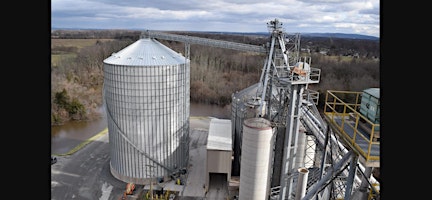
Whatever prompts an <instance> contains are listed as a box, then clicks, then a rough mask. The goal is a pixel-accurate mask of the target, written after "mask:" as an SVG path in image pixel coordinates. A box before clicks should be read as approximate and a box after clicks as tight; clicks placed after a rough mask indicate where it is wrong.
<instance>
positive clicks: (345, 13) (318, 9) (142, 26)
mask: <svg viewBox="0 0 432 200" xmlns="http://www.w3.org/2000/svg"><path fill="white" fill-rule="evenodd" d="M275 18H277V19H278V20H279V21H280V22H282V23H283V28H284V29H285V32H288V33H350V34H362V35H369V36H375V37H379V36H380V1H379V0H208V1H206V0H51V27H52V28H80V29H133V30H136V29H138V30H167V31H218V32H219V31H223V32H267V31H268V29H267V25H266V23H267V22H269V21H270V20H274V19H275Z"/></svg>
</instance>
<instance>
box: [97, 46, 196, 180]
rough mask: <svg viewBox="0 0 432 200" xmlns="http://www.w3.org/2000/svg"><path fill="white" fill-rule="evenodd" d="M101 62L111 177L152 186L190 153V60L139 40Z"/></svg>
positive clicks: (176, 168) (176, 169)
mask: <svg viewBox="0 0 432 200" xmlns="http://www.w3.org/2000/svg"><path fill="white" fill-rule="evenodd" d="M103 62H104V69H103V71H104V87H103V93H104V94H103V98H104V103H105V108H106V113H107V122H108V123H107V124H108V132H109V143H110V170H111V173H112V175H113V176H114V177H116V178H117V179H119V180H122V181H124V182H132V183H136V184H148V183H149V182H150V181H155V180H156V178H166V177H170V176H171V175H172V174H173V173H178V172H179V171H183V170H184V168H186V166H187V162H188V157H189V110H190V101H189V96H190V95H189V92H190V91H189V88H190V82H189V80H190V64H189V63H190V61H189V59H187V58H185V57H183V56H182V55H181V54H179V53H177V52H175V51H173V50H171V49H169V48H168V47H166V46H164V45H163V44H161V43H160V42H158V41H157V40H155V39H150V38H141V39H139V40H138V41H136V42H134V43H133V44H131V45H129V46H127V47H126V48H124V49H122V50H121V51H119V52H117V53H113V54H112V55H111V56H110V57H108V58H106V59H105V60H104V61H103Z"/></svg>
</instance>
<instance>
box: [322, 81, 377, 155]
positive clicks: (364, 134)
mask: <svg viewBox="0 0 432 200" xmlns="http://www.w3.org/2000/svg"><path fill="white" fill-rule="evenodd" d="M361 94H362V92H353V91H336V90H328V91H327V94H326V98H325V105H324V115H325V116H326V117H327V118H328V119H329V121H330V123H331V124H332V125H333V126H334V127H336V129H337V130H338V131H336V132H338V133H339V134H340V135H341V136H342V137H343V139H344V140H345V141H346V142H347V143H348V144H349V145H350V146H352V147H354V149H355V150H356V152H358V153H359V154H360V155H361V156H363V157H364V158H365V160H366V162H369V161H379V159H380V157H379V155H372V154H371V152H372V148H374V147H375V148H378V149H379V146H380V141H379V126H380V124H376V123H373V122H371V121H370V120H369V119H368V118H367V117H365V116H364V115H362V114H361V113H359V112H357V109H359V108H360V105H361V103H360V99H361V98H360V97H361ZM342 98H343V99H344V100H342ZM350 100H351V102H350ZM350 131H352V134H350V133H349V132H350ZM365 143H366V144H367V148H364V145H363V144H365ZM362 147H363V148H362Z"/></svg>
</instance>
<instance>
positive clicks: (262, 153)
mask: <svg viewBox="0 0 432 200" xmlns="http://www.w3.org/2000/svg"><path fill="white" fill-rule="evenodd" d="M272 137H273V129H272V127H271V123H270V121H268V120H267V119H264V118H249V119H245V120H244V124H243V139H242V156H241V164H240V186H239V199H240V200H265V199H267V197H268V195H269V194H268V192H269V183H270V170H271V169H270V163H271V160H272V159H271V154H272V143H273V139H272Z"/></svg>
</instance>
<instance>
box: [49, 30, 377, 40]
mask: <svg viewBox="0 0 432 200" xmlns="http://www.w3.org/2000/svg"><path fill="white" fill-rule="evenodd" d="M55 30H69V31H72V30H81V31H83V30H98V31H103V30H109V29H79V28H55V27H53V28H52V29H51V31H55ZM133 31H144V30H138V29H133ZM181 32H201V33H216V34H231V35H264V36H268V34H269V33H268V32H221V31H181ZM300 35H301V37H323V38H343V39H362V40H379V39H380V38H379V37H374V36H369V35H361V34H347V33H300Z"/></svg>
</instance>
